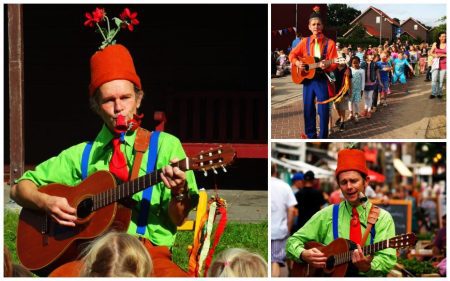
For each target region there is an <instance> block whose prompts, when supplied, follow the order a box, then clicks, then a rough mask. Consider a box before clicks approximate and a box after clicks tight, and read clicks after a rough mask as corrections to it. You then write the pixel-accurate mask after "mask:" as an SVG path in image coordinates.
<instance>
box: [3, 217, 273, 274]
mask: <svg viewBox="0 0 450 281" xmlns="http://www.w3.org/2000/svg"><path fill="white" fill-rule="evenodd" d="M18 217H19V214H18V213H17V212H14V211H11V210H8V209H5V212H4V229H5V231H4V243H5V247H7V248H8V249H9V250H10V252H11V255H12V259H13V263H19V260H18V258H17V254H16V230H17V220H18ZM267 232H268V224H267V221H265V222H261V223H236V222H229V223H228V224H227V226H226V228H225V231H224V233H223V235H222V238H221V240H220V242H219V244H218V245H217V248H216V251H215V253H219V252H221V251H222V250H224V249H228V248H244V249H247V250H249V251H251V252H254V253H257V254H259V255H261V256H262V257H263V258H264V259H265V260H266V261H267V259H268V248H267V247H268V236H267ZM193 237H194V233H193V231H181V232H178V234H177V239H176V241H175V245H174V247H173V260H174V262H175V263H176V264H178V265H179V266H180V267H181V268H183V269H187V267H188V262H189V257H188V251H187V247H188V246H189V245H192V242H193ZM211 243H212V241H211Z"/></svg>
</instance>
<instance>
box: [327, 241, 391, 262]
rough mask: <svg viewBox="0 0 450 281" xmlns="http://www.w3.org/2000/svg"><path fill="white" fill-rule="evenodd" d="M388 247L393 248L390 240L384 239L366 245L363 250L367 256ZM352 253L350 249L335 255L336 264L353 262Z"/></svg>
mask: <svg viewBox="0 0 450 281" xmlns="http://www.w3.org/2000/svg"><path fill="white" fill-rule="evenodd" d="M386 248H391V247H390V246H389V240H384V241H380V242H377V243H374V244H373V245H367V246H364V247H363V248H362V251H363V254H364V256H367V255H371V254H373V253H375V252H378V251H381V250H384V249H386ZM352 254H353V251H348V252H344V253H341V254H338V255H336V257H335V260H336V263H335V265H339V264H344V263H348V262H351V261H352Z"/></svg>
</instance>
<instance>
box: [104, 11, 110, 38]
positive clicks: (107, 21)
mask: <svg viewBox="0 0 450 281" xmlns="http://www.w3.org/2000/svg"><path fill="white" fill-rule="evenodd" d="M105 18H106V24H107V26H108V37H109V34H110V33H111V28H110V27H109V18H108V17H107V16H106V15H105Z"/></svg>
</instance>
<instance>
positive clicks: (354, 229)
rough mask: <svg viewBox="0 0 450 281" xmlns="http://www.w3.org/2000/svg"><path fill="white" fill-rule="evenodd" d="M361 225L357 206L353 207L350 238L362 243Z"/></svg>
mask: <svg viewBox="0 0 450 281" xmlns="http://www.w3.org/2000/svg"><path fill="white" fill-rule="evenodd" d="M361 238H362V234H361V226H360V225H359V215H358V211H357V210H356V207H353V208H352V219H351V220H350V240H352V241H353V242H355V243H356V244H361Z"/></svg>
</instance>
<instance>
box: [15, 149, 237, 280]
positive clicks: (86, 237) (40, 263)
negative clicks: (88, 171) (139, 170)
mask: <svg viewBox="0 0 450 281" xmlns="http://www.w3.org/2000/svg"><path fill="white" fill-rule="evenodd" d="M235 155H236V153H235V151H234V149H233V148H232V147H231V146H229V145H228V146H223V147H218V148H215V149H210V150H209V151H206V152H201V153H200V154H198V155H197V156H195V157H193V158H185V159H183V160H180V161H179V162H176V163H172V164H170V165H171V166H173V167H178V168H180V169H181V170H183V171H187V170H197V171H203V172H204V173H205V174H207V171H208V170H210V169H212V170H214V172H215V173H217V171H216V169H218V168H223V169H224V171H226V170H225V165H227V164H229V163H231V162H232V161H233V159H234V158H235ZM160 173H161V169H159V170H157V171H155V172H153V173H150V174H147V175H145V176H142V177H139V178H136V179H134V180H132V181H129V182H125V183H122V184H119V185H117V184H116V180H115V178H114V176H113V175H112V174H111V173H109V172H108V171H98V172H96V173H94V174H92V175H90V176H89V177H87V178H86V179H85V180H84V181H83V182H81V183H80V184H79V185H77V186H74V187H70V186H66V185H62V184H49V185H47V186H44V187H42V188H40V189H39V192H42V193H45V194H49V195H54V196H60V197H65V198H67V201H68V203H69V205H70V206H73V207H74V208H76V210H77V211H76V216H77V221H76V226H75V227H68V226H62V225H60V224H58V223H57V222H56V221H54V220H53V219H51V217H50V216H49V215H48V214H47V213H45V212H42V211H36V210H31V209H26V208H23V209H22V211H21V212H20V216H19V224H18V228H17V255H18V257H19V260H20V262H21V263H22V264H23V265H24V266H25V267H26V268H28V269H29V270H31V271H33V272H34V273H36V274H37V275H41V276H43V275H48V274H49V273H50V272H51V271H52V270H53V269H55V268H56V267H58V266H60V265H62V264H64V263H66V262H69V261H72V260H74V259H76V258H77V257H78V255H79V253H80V251H81V250H82V248H83V247H84V246H85V245H86V244H87V243H86V242H89V241H90V240H92V239H94V238H95V237H97V236H99V235H102V234H103V233H105V232H106V231H108V230H110V229H115V230H117V231H126V230H127V229H128V225H129V222H130V220H131V209H130V208H127V207H125V206H124V205H123V204H121V202H123V200H125V199H127V198H128V199H129V198H130V196H131V195H133V194H135V193H137V192H140V191H142V190H144V189H146V188H147V187H149V186H152V185H154V184H156V183H159V182H161V181H162V180H161V178H160V176H159V175H160Z"/></svg>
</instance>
